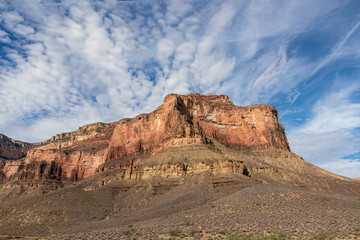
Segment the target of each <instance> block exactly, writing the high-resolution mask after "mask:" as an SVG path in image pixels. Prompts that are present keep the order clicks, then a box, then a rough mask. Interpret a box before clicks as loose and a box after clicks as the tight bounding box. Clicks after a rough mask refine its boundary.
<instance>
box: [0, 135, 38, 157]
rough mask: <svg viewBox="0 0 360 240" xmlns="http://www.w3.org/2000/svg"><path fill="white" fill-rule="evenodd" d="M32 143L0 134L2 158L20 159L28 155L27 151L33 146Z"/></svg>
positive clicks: (0, 155) (0, 153)
mask: <svg viewBox="0 0 360 240" xmlns="http://www.w3.org/2000/svg"><path fill="white" fill-rule="evenodd" d="M31 146H32V145H31V144H30V143H25V142H21V141H17V140H13V139H11V138H9V137H7V136H5V135H3V134H0V158H2V159H5V160H7V159H9V160H14V159H20V158H23V157H25V156H26V151H27V150H28V149H30V148H31Z"/></svg>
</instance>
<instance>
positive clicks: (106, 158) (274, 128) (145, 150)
mask: <svg viewBox="0 0 360 240" xmlns="http://www.w3.org/2000/svg"><path fill="white" fill-rule="evenodd" d="M212 140H216V141H218V142H220V143H222V144H224V145H226V146H227V147H230V148H233V149H237V150H246V151H252V150H262V149H282V150H287V151H290V148H289V144H288V141H287V139H286V135H285V131H284V128H283V127H282V125H281V124H280V123H279V122H278V118H277V111H276V109H275V108H274V107H271V106H269V105H263V104H261V105H253V106H249V107H239V106H235V105H234V104H233V103H232V102H231V101H230V100H229V98H228V97H227V96H224V95H220V96H217V95H200V94H189V95H177V94H169V95H167V96H166V97H165V99H164V103H163V105H161V106H160V107H159V108H157V109H156V110H155V111H153V112H151V113H149V114H141V115H139V116H136V117H134V118H131V119H122V120H120V121H118V122H114V123H110V124H105V123H94V124H89V125H86V126H83V127H81V128H79V130H77V131H74V132H69V133H62V134H58V135H57V136H54V137H52V138H51V139H49V140H47V141H45V142H42V143H36V144H33V145H32V147H33V148H32V149H30V150H29V151H28V152H27V156H26V158H24V159H20V160H16V161H7V162H6V164H5V166H4V167H3V170H2V173H0V177H1V176H2V178H3V180H5V181H7V180H11V179H22V180H25V179H35V180H41V179H57V180H61V181H77V180H81V179H84V178H87V177H90V176H92V175H94V174H96V173H97V172H99V171H103V170H106V168H105V167H103V165H104V164H105V163H109V162H112V161H113V162H118V163H119V164H117V167H118V168H123V169H124V171H125V172H127V173H126V174H132V177H129V179H130V178H135V179H139V178H147V177H148V176H151V175H153V174H157V175H160V176H161V175H164V176H165V175H168V174H174V175H182V174H185V173H186V171H185V170H186V169H185V170H184V168H185V165H181V164H180V165H177V164H170V165H169V164H168V165H166V166H165V165H164V166H161V165H159V166H155V165H153V166H146V167H145V166H144V167H143V168H140V166H141V165H139V167H138V168H137V169H136V171H135V170H134V173H132V169H133V168H134V167H136V165H137V164H139V163H141V162H144V161H146V159H147V158H146V156H148V157H150V156H154V155H156V154H157V153H159V152H160V151H162V150H164V149H168V148H170V147H174V146H182V145H190V144H200V145H202V144H203V145H206V144H211V141H212ZM24 156H25V154H24ZM136 157H141V159H142V160H139V159H140V158H138V159H137V158H136ZM130 158H133V159H134V160H131V161H130V160H129V159H130ZM191 168H192V169H191V171H200V170H201V169H208V168H209V166H207V165H206V164H205V165H204V164H202V163H198V164H193V165H192V166H191ZM197 168H198V169H197ZM214 168H219V169H222V168H224V169H229V172H234V171H236V172H243V171H244V166H243V164H242V163H240V162H239V163H237V162H218V163H216V164H214V165H212V166H211V169H214ZM162 169H167V170H166V171H165V170H164V171H163V170H162ZM128 170H129V171H130V170H131V171H130V172H131V173H130V172H129V171H128ZM162 171H163V172H162ZM212 171H215V172H216V171H221V170H212ZM224 171H225V170H224ZM159 172H160V173H159Z"/></svg>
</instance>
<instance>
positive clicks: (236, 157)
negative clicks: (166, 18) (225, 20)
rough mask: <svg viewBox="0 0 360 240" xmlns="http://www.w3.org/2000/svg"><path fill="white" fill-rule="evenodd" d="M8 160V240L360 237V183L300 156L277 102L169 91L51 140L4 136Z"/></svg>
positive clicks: (4, 177) (1, 232) (3, 173)
mask: <svg viewBox="0 0 360 240" xmlns="http://www.w3.org/2000/svg"><path fill="white" fill-rule="evenodd" d="M0 157H1V163H0V179H1V185H0V201H1V202H2V204H1V206H0V238H2V237H3V238H13V237H16V238H25V237H26V238H30V239H31V238H38V237H42V238H46V239H169V238H171V239H184V238H187V239H242V238H241V237H247V239H252V238H258V239H267V238H268V237H274V238H276V237H277V238H279V239H287V238H289V239H327V238H338V239H357V238H360V222H359V221H358V220H359V219H360V182H359V181H358V180H355V179H349V178H346V177H342V176H338V175H335V174H332V173H330V172H327V171H325V170H323V169H320V168H318V167H316V166H314V165H312V164H310V163H308V162H306V161H305V160H304V159H302V157H300V156H297V155H296V154H294V153H292V152H291V151H290V147H289V144H288V141H287V138H286V135H285V131H284V128H283V127H282V125H281V124H280V123H279V122H278V117H277V110H276V109H275V108H274V107H272V106H269V105H265V104H258V105H253V106H248V107H239V106H236V105H234V104H233V103H232V102H231V101H230V100H229V98H228V97H227V96H224V95H220V96H216V95H200V94H188V95H177V94H169V95H167V96H166V97H165V99H164V103H163V105H161V106H160V107H158V108H157V109H156V110H155V111H153V112H151V113H148V114H141V115H138V116H136V117H134V118H126V119H122V120H120V121H117V122H113V123H94V124H89V125H85V126H83V127H80V128H79V129H78V130H76V131H73V132H68V133H62V134H58V135H56V136H54V137H52V138H51V139H49V140H47V141H45V142H40V143H33V144H28V143H23V142H20V141H14V140H12V139H10V138H8V137H6V136H4V135H0ZM274 238H273V239H274Z"/></svg>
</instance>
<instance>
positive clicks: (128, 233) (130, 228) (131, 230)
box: [123, 224, 136, 236]
mask: <svg viewBox="0 0 360 240" xmlns="http://www.w3.org/2000/svg"><path fill="white" fill-rule="evenodd" d="M135 232H136V229H135V228H134V227H133V225H131V224H129V226H128V229H126V230H124V231H123V234H124V235H126V236H131V235H133V234H134V233H135Z"/></svg>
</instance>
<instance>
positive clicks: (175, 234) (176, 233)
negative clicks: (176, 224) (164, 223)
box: [169, 229, 181, 237]
mask: <svg viewBox="0 0 360 240" xmlns="http://www.w3.org/2000/svg"><path fill="white" fill-rule="evenodd" d="M180 234H181V230H180V229H172V230H170V231H169V235H170V236H171V237H178V236H180Z"/></svg>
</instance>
